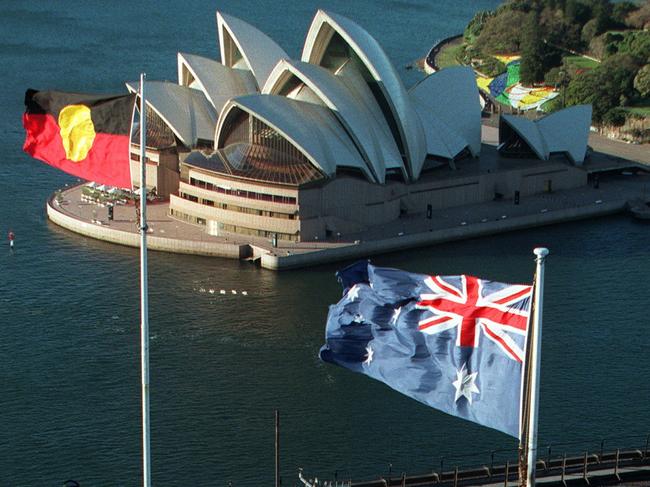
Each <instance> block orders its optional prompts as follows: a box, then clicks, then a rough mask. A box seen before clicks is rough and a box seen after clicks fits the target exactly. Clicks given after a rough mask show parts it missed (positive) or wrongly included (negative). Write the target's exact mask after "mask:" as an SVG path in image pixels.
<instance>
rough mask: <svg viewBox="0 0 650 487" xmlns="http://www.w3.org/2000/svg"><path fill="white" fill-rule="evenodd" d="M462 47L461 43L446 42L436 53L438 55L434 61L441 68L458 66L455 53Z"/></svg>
mask: <svg viewBox="0 0 650 487" xmlns="http://www.w3.org/2000/svg"><path fill="white" fill-rule="evenodd" d="M462 48H463V45H462V44H455V43H451V44H447V45H446V46H445V47H443V48H442V49H441V50H440V52H439V53H438V56H437V57H436V63H437V64H438V66H440V67H441V68H446V67H448V66H458V65H459V64H460V63H459V62H458V61H457V60H456V55H457V54H459V53H460V51H461V50H462Z"/></svg>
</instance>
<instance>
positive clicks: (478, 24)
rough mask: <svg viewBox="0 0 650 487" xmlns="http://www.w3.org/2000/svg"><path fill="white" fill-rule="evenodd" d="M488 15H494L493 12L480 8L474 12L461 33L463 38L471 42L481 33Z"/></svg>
mask: <svg viewBox="0 0 650 487" xmlns="http://www.w3.org/2000/svg"><path fill="white" fill-rule="evenodd" d="M490 17H494V12H491V11H488V10H481V11H480V12H476V14H475V15H474V17H472V20H470V21H469V24H467V27H465V32H464V33H463V37H464V38H465V40H466V41H467V42H473V41H474V39H475V38H476V37H478V36H479V35H480V34H481V31H482V30H483V26H484V25H485V22H486V21H487V20H488V19H489V18H490Z"/></svg>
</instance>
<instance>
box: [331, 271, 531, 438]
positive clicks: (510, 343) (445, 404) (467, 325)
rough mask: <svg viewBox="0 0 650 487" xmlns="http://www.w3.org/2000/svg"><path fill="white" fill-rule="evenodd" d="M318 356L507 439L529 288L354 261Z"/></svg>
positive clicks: (515, 419)
mask: <svg viewBox="0 0 650 487" xmlns="http://www.w3.org/2000/svg"><path fill="white" fill-rule="evenodd" d="M337 276H338V278H339V281H340V282H341V283H342V285H343V286H344V295H343V298H342V299H341V301H339V302H338V303H337V304H334V305H332V306H330V310H329V315H328V317H327V329H326V332H325V339H326V343H325V345H324V346H323V347H322V348H321V351H320V357H321V359H322V360H324V361H325V362H331V363H334V364H338V365H341V366H343V367H346V368H348V369H350V370H353V371H355V372H360V373H362V374H366V375H368V376H370V377H372V378H374V379H377V380H380V381H382V382H384V383H385V384H387V385H388V386H390V387H392V388H393V389H395V390H397V391H399V392H401V393H403V394H406V395H407V396H409V397H412V398H413V399H416V400H418V401H420V402H422V403H424V404H427V405H429V406H431V407H434V408H436V409H439V410H441V411H444V412H446V413H448V414H452V415H454V416H459V417H461V418H465V419H468V420H470V421H474V422H475V423H479V424H482V425H484V426H488V427H490V428H495V429H497V430H499V431H503V432H504V433H507V434H509V435H512V436H514V437H517V438H518V437H519V435H520V410H521V407H520V404H521V391H522V375H523V363H524V359H525V344H526V333H527V329H528V317H529V314H530V303H531V299H532V298H531V293H532V286H528V285H518V284H504V283H500V282H492V281H486V280H483V279H478V278H476V277H472V276H465V275H459V276H427V275H422V274H413V273H409V272H404V271H401V270H397V269H388V268H381V267H374V266H372V265H369V264H368V263H366V262H359V263H357V264H354V265H353V266H350V267H348V268H347V269H344V270H343V271H341V272H339V273H338V274H337Z"/></svg>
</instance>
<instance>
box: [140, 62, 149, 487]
mask: <svg viewBox="0 0 650 487" xmlns="http://www.w3.org/2000/svg"><path fill="white" fill-rule="evenodd" d="M145 77H146V75H145V74H144V73H141V74H140V324H141V326H140V362H141V367H142V370H141V372H142V471H143V479H144V481H143V485H144V487H151V450H150V431H149V292H148V289H147V281H148V276H147V164H146V155H147V117H146V105H145V100H144V79H145Z"/></svg>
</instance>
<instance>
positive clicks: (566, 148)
mask: <svg viewBox="0 0 650 487" xmlns="http://www.w3.org/2000/svg"><path fill="white" fill-rule="evenodd" d="M537 126H538V128H539V130H540V132H541V134H542V137H543V138H544V141H545V142H546V148H547V150H548V152H549V153H553V152H565V153H566V154H567V155H568V156H569V158H570V159H571V161H572V162H573V163H574V164H578V165H581V164H582V163H583V162H584V160H585V155H586V154H587V142H588V140H589V127H590V126H591V105H576V106H573V107H569V108H565V109H564V110H560V111H557V112H555V113H552V114H550V115H548V116H546V117H544V118H542V119H540V120H538V121H537Z"/></svg>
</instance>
